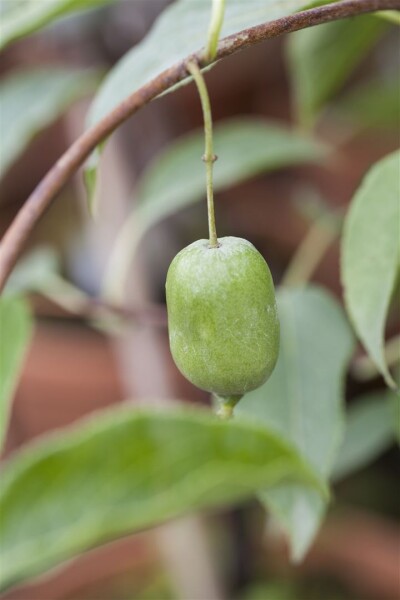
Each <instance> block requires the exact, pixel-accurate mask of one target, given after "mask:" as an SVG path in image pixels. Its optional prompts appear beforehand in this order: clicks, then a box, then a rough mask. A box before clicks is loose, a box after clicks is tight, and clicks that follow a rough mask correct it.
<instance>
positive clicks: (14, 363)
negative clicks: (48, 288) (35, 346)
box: [0, 296, 32, 448]
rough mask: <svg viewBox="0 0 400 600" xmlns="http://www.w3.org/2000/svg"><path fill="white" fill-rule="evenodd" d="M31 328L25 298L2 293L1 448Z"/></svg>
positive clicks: (0, 340) (0, 362)
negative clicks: (6, 295) (7, 295)
mask: <svg viewBox="0 0 400 600" xmlns="http://www.w3.org/2000/svg"><path fill="white" fill-rule="evenodd" d="M31 332H32V317H31V313H30V311H29V308H28V305H27V304H26V302H25V301H24V300H23V299H22V298H18V297H16V296H14V297H5V296H1V297H0V448H1V446H2V444H3V440H4V436H5V433H6V430H7V425H8V419H9V414H10V407H11V401H12V397H13V395H14V391H15V387H16V385H17V382H18V376H19V373H20V370H21V367H22V363H23V360H24V356H25V352H26V349H27V347H28V344H29V340H30V337H31Z"/></svg>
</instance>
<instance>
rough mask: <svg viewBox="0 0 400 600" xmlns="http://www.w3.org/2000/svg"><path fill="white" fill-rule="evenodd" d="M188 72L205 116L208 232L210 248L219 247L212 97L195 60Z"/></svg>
mask: <svg viewBox="0 0 400 600" xmlns="http://www.w3.org/2000/svg"><path fill="white" fill-rule="evenodd" d="M186 68H187V70H188V72H189V73H190V74H191V75H192V76H193V79H194V81H195V83H196V86H197V90H198V92H199V96H200V101H201V107H202V109H203V118H204V136H205V152H204V156H203V160H204V162H205V164H206V179H207V213H208V232H209V238H210V248H218V245H219V244H218V238H217V230H216V227H215V214H214V190H213V165H214V162H215V161H216V160H217V157H216V156H215V154H214V151H213V129H212V116H211V106H210V98H209V96H208V91H207V86H206V83H205V81H204V78H203V75H202V74H201V70H200V68H199V66H198V65H197V64H196V63H195V62H188V63H187V65H186Z"/></svg>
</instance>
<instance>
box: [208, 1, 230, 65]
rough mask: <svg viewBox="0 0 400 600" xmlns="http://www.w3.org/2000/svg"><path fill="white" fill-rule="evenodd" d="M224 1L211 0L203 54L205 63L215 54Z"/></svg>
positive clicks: (222, 19)
mask: <svg viewBox="0 0 400 600" xmlns="http://www.w3.org/2000/svg"><path fill="white" fill-rule="evenodd" d="M224 13H225V0H212V13H211V21H210V26H209V29H208V39H207V47H206V50H205V53H204V58H205V60H206V62H208V63H209V62H212V61H213V60H214V58H215V55H216V54H217V46H218V40H219V34H220V33H221V27H222V23H223V21H224Z"/></svg>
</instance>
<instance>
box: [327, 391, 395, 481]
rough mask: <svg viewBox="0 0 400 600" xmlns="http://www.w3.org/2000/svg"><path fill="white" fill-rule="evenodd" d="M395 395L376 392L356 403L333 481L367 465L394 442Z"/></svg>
mask: <svg viewBox="0 0 400 600" xmlns="http://www.w3.org/2000/svg"><path fill="white" fill-rule="evenodd" d="M394 397H395V394H393V393H390V392H389V393H388V392H376V393H372V394H369V395H368V396H366V397H363V398H360V399H357V401H356V402H355V403H354V404H352V405H351V406H350V408H349V410H348V412H347V424H346V432H345V437H344V441H343V444H342V447H341V449H340V452H339V456H338V457H337V459H336V463H335V468H334V470H333V478H334V479H341V478H342V477H347V476H348V475H350V474H351V473H353V472H354V471H357V470H358V469H361V468H362V467H364V466H366V465H368V464H369V463H370V462H371V461H372V460H374V459H375V458H376V457H377V456H379V455H380V454H381V453H382V452H383V451H384V450H386V449H387V448H388V447H389V446H391V444H393V442H394V437H395V432H394V429H393V411H392V406H391V402H392V401H393V399H394Z"/></svg>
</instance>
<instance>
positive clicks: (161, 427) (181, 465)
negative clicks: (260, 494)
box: [0, 407, 324, 589]
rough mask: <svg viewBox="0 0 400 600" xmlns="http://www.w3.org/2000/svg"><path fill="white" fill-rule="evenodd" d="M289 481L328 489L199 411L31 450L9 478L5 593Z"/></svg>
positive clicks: (121, 423) (119, 417)
mask: <svg viewBox="0 0 400 600" xmlns="http://www.w3.org/2000/svg"><path fill="white" fill-rule="evenodd" d="M282 480H289V481H291V480H294V481H301V482H302V483H304V484H308V485H311V486H312V487H314V489H320V491H321V492H322V493H324V490H323V488H321V484H320V483H319V481H318V479H317V478H316V476H315V475H314V473H313V471H312V470H311V469H310V468H309V467H308V466H307V464H306V463H305V462H303V459H301V458H300V457H299V456H298V454H297V453H296V451H295V450H294V449H292V448H291V447H290V446H288V445H287V443H286V442H284V441H282V440H281V439H280V437H279V435H276V434H274V433H271V432H270V431H269V430H268V429H266V428H264V427H260V426H257V425H253V424H252V423H246V422H243V421H242V422H229V423H227V422H222V421H220V420H218V419H216V418H215V416H214V415H212V414H211V413H209V412H207V411H205V410H199V409H196V410H195V409H188V408H182V407H176V408H171V409H169V410H166V409H157V410H154V409H153V410H148V409H139V410H138V409H132V408H123V409H119V410H113V411H109V412H108V413H105V414H104V413H102V415H100V416H97V417H95V418H92V419H90V421H88V422H86V423H83V424H79V425H78V426H77V427H75V428H73V429H71V430H69V431H66V432H62V433H58V434H57V435H55V436H53V438H51V439H47V440H44V441H43V442H39V443H37V444H35V445H31V446H30V447H29V448H27V449H26V450H25V451H24V452H22V453H21V454H20V455H18V456H17V457H15V458H14V459H12V461H11V462H10V463H9V464H8V466H7V467H6V470H5V472H4V473H3V476H2V485H1V489H0V509H1V514H2V519H1V522H0V533H1V540H2V552H3V559H2V568H1V570H0V581H1V587H2V588H3V589H4V588H5V587H8V586H10V585H12V584H15V583H17V582H21V581H22V580H24V579H25V578H27V577H30V576H32V575H34V574H38V573H41V572H43V571H45V570H46V569H49V568H50V567H52V566H54V565H56V564H58V563H60V562H62V561H64V560H66V559H68V558H70V557H72V556H74V555H75V554H77V553H78V552H81V551H83V550H85V549H87V548H91V547H92V546H95V545H97V544H100V543H104V542H105V541H107V540H110V539H113V538H115V537H116V536H120V535H124V534H127V533H132V532H134V531H138V530H140V529H143V528H145V527H150V526H152V525H155V524H157V523H160V522H161V521H163V520H165V519H169V518H172V517H175V516H178V515H180V514H182V513H184V512H187V511H192V510H197V509H200V508H205V507H212V506H221V505H224V504H232V503H234V502H237V501H238V500H240V499H242V498H245V497H247V496H250V495H251V494H253V493H254V492H255V491H256V490H257V489H258V488H259V487H260V486H261V487H264V486H267V487H270V486H272V487H273V486H275V485H277V484H278V483H280V482H281V481H282Z"/></svg>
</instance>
